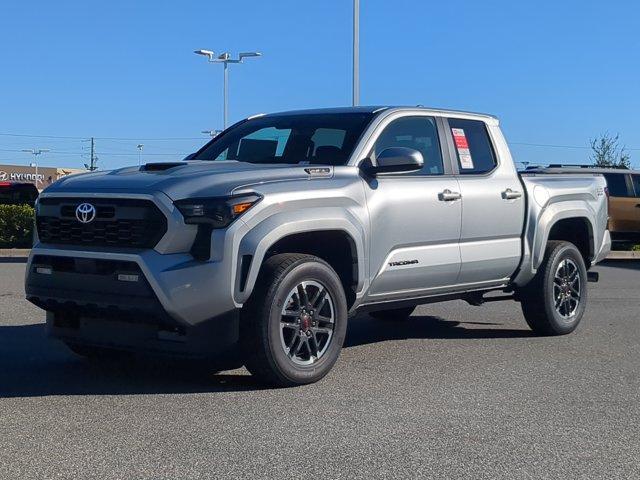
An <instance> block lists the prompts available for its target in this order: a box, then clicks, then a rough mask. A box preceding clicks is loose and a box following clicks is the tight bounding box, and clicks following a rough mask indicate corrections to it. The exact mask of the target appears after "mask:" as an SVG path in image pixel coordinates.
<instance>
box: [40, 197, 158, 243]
mask: <svg viewBox="0 0 640 480" xmlns="http://www.w3.org/2000/svg"><path fill="white" fill-rule="evenodd" d="M85 202H87V203H90V204H91V205H93V206H94V207H95V209H96V216H95V219H94V220H93V221H91V222H89V223H81V222H79V221H78V219H77V218H76V208H77V207H78V205H80V204H81V203H85ZM36 227H37V230H38V237H39V238H40V241H41V242H43V243H50V244H55V245H77V246H94V247H117V248H153V247H155V246H156V244H157V243H158V242H159V241H160V239H161V238H162V236H163V235H164V234H165V233H166V231H167V219H166V217H165V216H164V215H163V214H162V212H161V211H160V210H159V209H158V207H157V206H156V205H155V204H154V203H153V202H151V201H149V200H138V199H116V198H113V199H112V198H103V199H83V198H77V199H76V198H47V197H44V198H41V199H40V201H39V205H38V214H37V216H36Z"/></svg>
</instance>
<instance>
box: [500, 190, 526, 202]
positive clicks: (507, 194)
mask: <svg viewBox="0 0 640 480" xmlns="http://www.w3.org/2000/svg"><path fill="white" fill-rule="evenodd" d="M521 196H522V192H516V191H515V190H511V189H510V188H507V189H506V190H505V191H504V192H502V199H503V200H515V199H516V198H520V197H521Z"/></svg>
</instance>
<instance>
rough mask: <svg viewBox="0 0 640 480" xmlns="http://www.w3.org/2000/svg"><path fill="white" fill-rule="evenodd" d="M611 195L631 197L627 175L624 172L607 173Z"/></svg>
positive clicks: (605, 176)
mask: <svg viewBox="0 0 640 480" xmlns="http://www.w3.org/2000/svg"><path fill="white" fill-rule="evenodd" d="M604 178H605V179H606V180H607V187H608V188H609V195H611V196H612V197H631V196H632V195H631V194H630V192H629V187H628V186H627V175H626V174H624V173H605V174H604Z"/></svg>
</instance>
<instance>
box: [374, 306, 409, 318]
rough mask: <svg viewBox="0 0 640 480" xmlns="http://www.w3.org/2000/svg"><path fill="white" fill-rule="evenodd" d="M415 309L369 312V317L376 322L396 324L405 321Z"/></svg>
mask: <svg viewBox="0 0 640 480" xmlns="http://www.w3.org/2000/svg"><path fill="white" fill-rule="evenodd" d="M415 309H416V307H405V308H393V309H391V310H377V311H375V312H369V315H371V316H372V317H373V318H376V319H378V320H385V321H396V322H398V321H403V320H407V319H408V318H409V317H410V316H411V314H412V313H413V311H414V310H415Z"/></svg>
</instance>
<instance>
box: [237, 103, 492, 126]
mask: <svg viewBox="0 0 640 480" xmlns="http://www.w3.org/2000/svg"><path fill="white" fill-rule="evenodd" d="M391 110H393V111H415V110H421V111H425V112H429V113H433V114H435V115H451V116H456V117H461V118H473V119H481V120H484V121H486V122H488V123H491V124H495V125H497V124H498V117H496V116H494V115H490V114H487V113H477V112H467V111H463V110H451V109H444V108H434V107H424V106H422V105H415V106H406V105H405V106H400V105H397V106H392V105H369V106H358V107H334V108H312V109H304V110H289V111H284V112H276V113H269V114H268V115H269V116H279V115H317V114H323V113H334V114H335V113H337V114H340V113H344V114H346V113H372V114H373V113H378V112H382V111H391ZM255 116H257V115H254V116H252V117H249V118H253V117H255Z"/></svg>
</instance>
